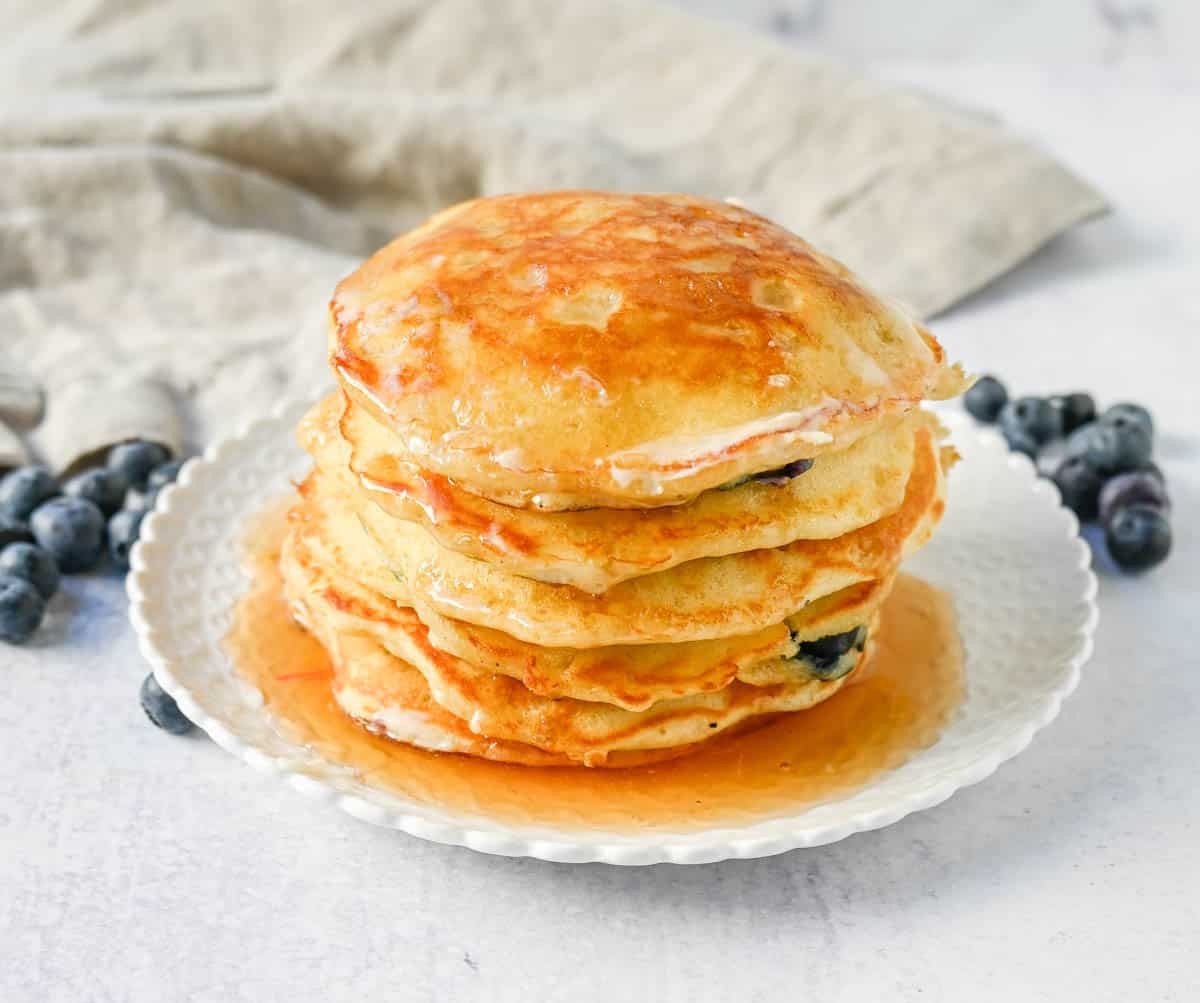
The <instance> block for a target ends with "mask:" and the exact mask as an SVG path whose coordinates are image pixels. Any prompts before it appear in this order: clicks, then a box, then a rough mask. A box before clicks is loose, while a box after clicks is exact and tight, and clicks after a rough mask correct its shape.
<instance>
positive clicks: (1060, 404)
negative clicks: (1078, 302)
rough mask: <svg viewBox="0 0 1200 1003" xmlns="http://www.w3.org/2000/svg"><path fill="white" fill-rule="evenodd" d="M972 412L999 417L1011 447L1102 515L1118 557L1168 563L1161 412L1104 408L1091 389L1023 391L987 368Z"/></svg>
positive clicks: (1132, 564) (1138, 566)
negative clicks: (1013, 393) (1158, 434)
mask: <svg viewBox="0 0 1200 1003" xmlns="http://www.w3.org/2000/svg"><path fill="white" fill-rule="evenodd" d="M963 403H964V404H965V406H966V409H967V411H968V412H970V414H971V415H973V416H974V417H975V418H977V419H978V420H979V421H983V422H989V423H990V422H998V423H999V425H1000V432H1001V433H1002V434H1003V436H1004V438H1005V441H1007V442H1008V445H1009V448H1010V449H1013V450H1016V451H1017V452H1020V453H1024V454H1025V455H1026V456H1028V457H1030V458H1031V459H1033V460H1034V461H1035V462H1036V464H1037V468H1038V472H1039V473H1040V474H1041V475H1042V476H1043V477H1048V478H1049V479H1050V480H1052V481H1053V482H1054V483H1055V485H1056V486H1057V487H1058V490H1059V493H1060V494H1061V495H1062V500H1063V504H1064V505H1066V506H1067V508H1069V509H1071V511H1073V512H1074V513H1075V514H1076V515H1077V516H1079V518H1080V520H1081V521H1083V522H1091V521H1098V522H1099V523H1100V525H1101V527H1102V528H1103V530H1104V540H1105V543H1106V544H1107V545H1108V551H1109V554H1110V555H1111V556H1112V558H1113V560H1114V561H1115V562H1116V563H1117V564H1118V565H1119V566H1120V567H1122V568H1124V569H1125V570H1127V571H1143V570H1146V569H1147V568H1152V567H1154V566H1155V565H1156V564H1160V563H1161V562H1162V561H1163V560H1165V559H1166V556H1167V554H1168V553H1169V552H1170V550H1171V524H1170V522H1169V521H1168V517H1169V515H1170V513H1171V503H1170V501H1169V499H1168V498H1167V485H1166V479H1165V478H1164V477H1163V473H1162V471H1161V470H1159V468H1158V467H1157V466H1156V465H1155V464H1154V462H1153V461H1152V459H1151V457H1152V454H1153V451H1154V420H1153V419H1152V418H1151V416H1150V412H1149V411H1147V410H1146V409H1145V408H1144V407H1142V406H1141V405H1138V404H1114V405H1113V406H1112V407H1110V408H1108V409H1107V410H1106V411H1104V412H1103V413H1102V414H1097V412H1096V404H1095V401H1094V400H1093V399H1092V397H1091V396H1090V395H1089V394H1085V393H1073V394H1064V395H1060V396H1056V397H1019V398H1017V399H1016V400H1009V398H1008V391H1007V390H1006V389H1005V388H1004V384H1003V383H1001V382H1000V381H999V380H998V379H996V378H995V377H994V376H984V377H983V378H982V379H980V380H979V381H978V382H977V383H976V384H975V385H974V386H973V387H971V389H970V390H968V391H967V392H966V394H965V395H964V397H963Z"/></svg>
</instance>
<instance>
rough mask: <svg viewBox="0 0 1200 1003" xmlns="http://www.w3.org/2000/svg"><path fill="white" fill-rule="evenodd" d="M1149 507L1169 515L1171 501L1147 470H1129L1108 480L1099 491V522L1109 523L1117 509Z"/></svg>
mask: <svg viewBox="0 0 1200 1003" xmlns="http://www.w3.org/2000/svg"><path fill="white" fill-rule="evenodd" d="M1130 505H1149V506H1151V507H1152V508H1157V509H1159V510H1160V511H1161V512H1162V514H1163V515H1170V514H1171V501H1170V499H1169V498H1167V489H1166V488H1165V487H1164V486H1163V482H1162V481H1160V480H1159V479H1158V478H1157V477H1155V476H1154V474H1152V473H1151V472H1150V471H1148V470H1131V471H1130V472H1129V473H1127V474H1117V476H1116V477H1112V478H1109V480H1108V481H1106V482H1105V484H1104V487H1103V488H1101V489H1100V521H1101V522H1103V523H1107V522H1109V521H1110V520H1111V519H1112V517H1113V516H1114V515H1116V513H1117V510H1118V509H1122V508H1127V507H1128V506H1130Z"/></svg>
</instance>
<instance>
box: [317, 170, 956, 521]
mask: <svg viewBox="0 0 1200 1003" xmlns="http://www.w3.org/2000/svg"><path fill="white" fill-rule="evenodd" d="M329 344H330V361H331V364H332V366H333V369H334V373H335V375H336V376H337V378H338V379H339V381H340V382H341V384H342V386H343V387H344V388H345V390H346V391H347V393H348V394H349V395H350V396H351V397H352V398H353V399H354V401H355V402H356V403H357V404H360V405H361V406H363V407H365V408H366V409H367V410H369V411H370V412H371V413H373V414H374V415H375V417H376V418H377V419H378V420H379V422H380V424H381V425H383V426H384V427H385V428H386V429H388V430H389V431H390V432H391V435H392V442H391V445H390V451H391V452H393V453H394V454H395V455H396V456H398V457H401V458H403V459H404V460H406V461H408V462H411V463H414V464H416V465H417V466H419V467H420V468H422V469H424V470H428V471H431V472H433V473H436V474H441V475H443V476H445V477H448V478H451V479H453V480H454V481H455V483H456V484H458V485H460V486H461V487H462V488H464V489H465V490H468V491H472V492H474V493H476V494H479V495H482V496H484V497H486V498H491V499H493V500H495V501H498V502H502V503H504V504H507V505H513V506H518V507H533V508H542V509H549V510H555V511H558V510H564V509H577V508H591V507H604V508H642V507H657V506H661V505H672V504H678V503H680V502H685V501H689V500H690V499H692V498H695V497H696V496H697V495H698V494H700V493H701V492H702V491H705V490H708V489H710V488H715V487H718V486H719V485H722V484H728V483H730V482H733V481H737V480H739V479H740V478H743V477H748V476H751V475H753V474H757V473H761V472H763V471H768V470H775V469H778V468H781V467H784V466H786V465H787V464H789V463H791V462H792V461H794V460H796V459H799V458H813V457H816V456H819V455H821V454H823V453H826V452H834V451H837V450H839V449H844V448H845V447H846V446H848V445H849V444H850V443H851V442H853V441H854V440H856V439H858V438H860V437H862V436H863V435H866V434H867V433H868V432H870V431H871V430H873V429H875V428H878V427H879V426H880V424H881V423H882V422H884V421H885V420H887V419H888V418H889V417H892V416H895V415H898V414H903V413H905V412H907V411H910V410H912V409H913V408H915V407H916V406H917V405H918V404H919V403H920V402H921V401H922V400H923V399H926V398H930V397H935V398H938V397H946V396H952V395H954V394H956V393H958V392H961V390H963V389H965V383H964V380H963V377H962V374H961V372H960V371H959V370H957V368H953V367H948V366H947V365H946V360H945V354H944V352H943V350H942V348H941V346H940V345H938V343H937V342H936V341H935V340H934V338H933V336H932V335H930V334H929V333H928V332H927V331H926V330H925V329H924V328H923V327H921V326H920V325H919V324H917V323H915V322H914V321H912V320H911V319H910V318H909V317H908V316H907V314H906V313H905V312H904V311H903V310H902V309H900V308H899V307H897V306H896V305H893V304H891V303H889V302H887V301H886V300H884V299H882V298H880V297H879V296H877V295H875V294H873V293H872V292H870V291H869V290H868V289H867V288H866V287H865V286H864V285H863V284H862V283H861V282H859V281H858V280H857V279H855V278H854V276H852V275H851V274H850V273H849V271H848V270H847V269H846V268H845V267H844V266H842V265H841V264H839V263H838V262H836V261H834V260H832V259H830V258H827V257H826V256H824V255H822V254H820V253H819V252H817V251H816V250H814V249H813V248H812V247H810V246H809V245H808V244H807V243H805V242H804V241H803V240H801V239H800V238H799V237H797V236H795V235H794V234H792V233H790V232H788V231H787V230H785V229H784V228H782V227H780V226H778V225H776V224H774V223H772V222H770V221H769V220H766V219H764V218H763V217H761V216H758V215H756V214H754V213H752V212H749V211H747V210H745V209H741V208H738V207H735V206H732V205H729V204H727V203H723V202H713V201H709V200H706V199H700V198H694V197H692V196H686V195H622V194H614V193H602V192H587V191H564V192H550V193H544V194H527V195H506V196H500V197H496V198H485V199H477V200H474V201H471V202H465V203H462V204H460V205H457V206H454V207H453V208H451V209H447V210H445V211H444V212H441V213H439V214H438V215H436V216H434V217H433V218H432V219H430V220H429V221H428V222H427V223H425V224H424V225H423V226H421V227H419V228H417V229H416V230H413V231H412V232H411V233H408V234H406V235H404V236H403V237H400V238H399V239H398V240H396V241H394V242H392V243H391V244H389V245H387V246H386V247H384V248H383V249H382V250H380V251H378V252H377V253H376V254H375V255H374V256H373V257H371V258H370V259H369V260H368V261H367V262H366V263H365V264H364V265H363V266H362V267H361V268H359V269H358V270H357V271H356V272H354V273H353V274H352V275H350V276H349V277H347V278H346V279H344V280H343V281H342V282H341V284H340V285H339V286H338V287H337V290H336V291H335V293H334V296H333V300H332V302H331V304H330V310H329Z"/></svg>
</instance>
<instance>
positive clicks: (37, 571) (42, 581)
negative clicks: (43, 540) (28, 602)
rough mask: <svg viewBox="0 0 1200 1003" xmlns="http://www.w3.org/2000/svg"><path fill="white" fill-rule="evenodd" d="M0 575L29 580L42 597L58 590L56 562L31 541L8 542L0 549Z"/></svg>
mask: <svg viewBox="0 0 1200 1003" xmlns="http://www.w3.org/2000/svg"><path fill="white" fill-rule="evenodd" d="M0 575H12V576H13V577H14V578H20V579H22V580H23V581H26V582H29V584H30V585H32V586H33V587H34V588H35V589H37V590H38V592H39V593H40V594H41V597H42V598H43V599H49V598H50V597H51V596H52V595H54V593H55V592H57V591H58V580H59V578H60V577H61V576H60V575H59V573H58V562H56V561H55V560H54V558H53V557H51V556H50V554H49V553H48V552H47V551H45V550H42V548H41V547H36V546H34V545H33V544H32V543H10V544H9V545H8V546H7V547H5V548H4V549H3V550H0Z"/></svg>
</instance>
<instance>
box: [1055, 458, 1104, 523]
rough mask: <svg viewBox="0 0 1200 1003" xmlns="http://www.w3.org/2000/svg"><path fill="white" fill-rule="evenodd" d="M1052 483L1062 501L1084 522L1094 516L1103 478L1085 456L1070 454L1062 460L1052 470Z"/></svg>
mask: <svg viewBox="0 0 1200 1003" xmlns="http://www.w3.org/2000/svg"><path fill="white" fill-rule="evenodd" d="M1054 483H1055V484H1056V485H1057V487H1058V491H1059V494H1061V495H1062V503H1063V504H1064V505H1066V506H1067V508H1069V509H1070V510H1071V511H1072V512H1074V513H1075V514H1076V515H1077V516H1079V518H1080V519H1082V520H1083V521H1084V522H1086V521H1088V520H1089V519H1094V518H1096V511H1097V507H1096V506H1097V503H1098V501H1099V499H1100V488H1101V487H1102V486H1103V484H1104V478H1103V477H1101V476H1100V474H1099V473H1098V472H1097V471H1096V468H1095V467H1093V466H1092V465H1091V464H1090V463H1089V462H1088V459H1087V457H1086V456H1071V457H1068V458H1067V459H1065V460H1063V462H1062V463H1061V464H1060V465H1059V468H1058V470H1056V471H1055V472H1054Z"/></svg>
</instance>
